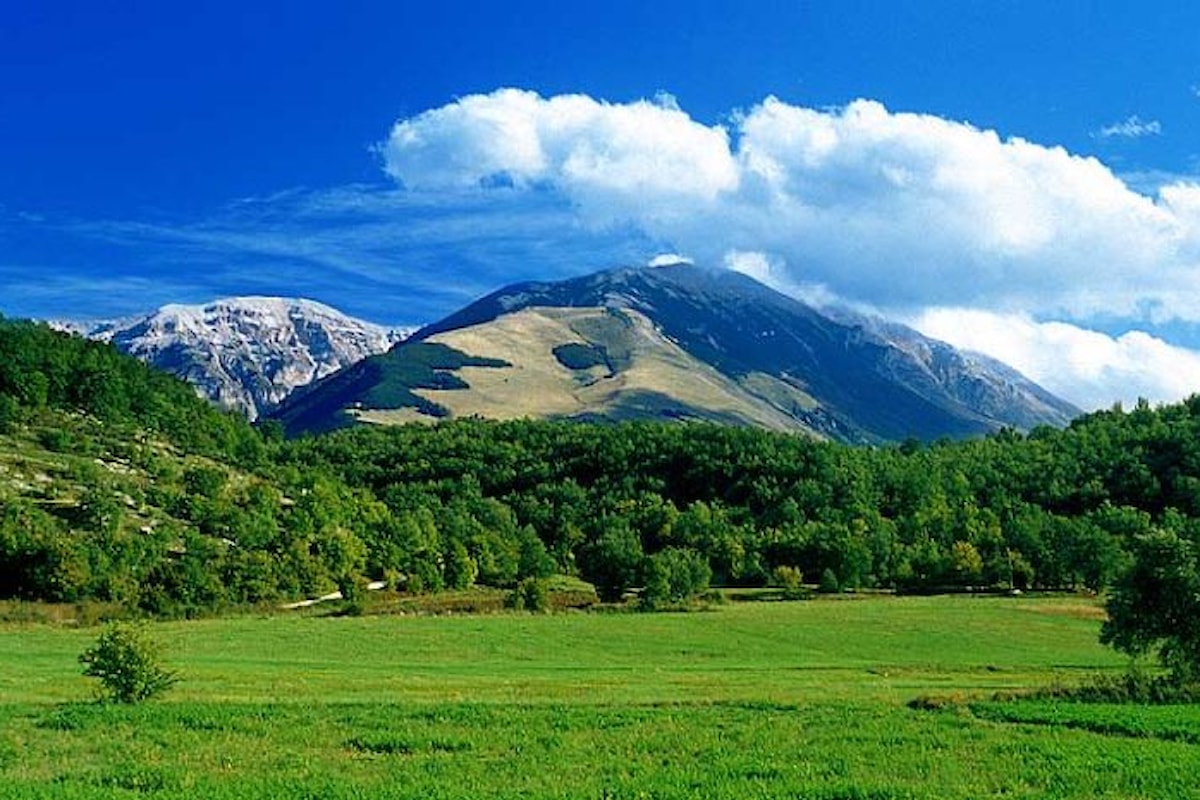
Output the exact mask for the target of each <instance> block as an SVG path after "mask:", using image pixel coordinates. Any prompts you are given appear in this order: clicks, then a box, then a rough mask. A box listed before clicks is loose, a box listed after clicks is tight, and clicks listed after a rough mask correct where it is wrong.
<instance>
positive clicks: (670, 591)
mask: <svg viewBox="0 0 1200 800" xmlns="http://www.w3.org/2000/svg"><path fill="white" fill-rule="evenodd" d="M645 574H646V586H645V588H644V589H643V590H642V606H643V607H645V608H648V609H655V608H662V607H663V606H667V605H678V604H681V603H685V602H687V601H689V600H691V599H692V598H694V597H696V596H697V595H700V594H702V593H704V592H705V591H706V590H707V589H708V582H709V580H711V579H712V570H711V569H710V568H709V566H708V561H707V560H706V559H705V558H704V556H702V555H701V554H700V553H697V552H696V551H695V550H692V549H690V548H686V547H682V548H680V547H668V548H666V549H664V550H662V551H660V552H658V553H655V554H654V555H652V556H650V557H649V558H647V559H646V567H645Z"/></svg>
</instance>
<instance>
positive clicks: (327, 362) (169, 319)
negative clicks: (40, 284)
mask: <svg viewBox="0 0 1200 800" xmlns="http://www.w3.org/2000/svg"><path fill="white" fill-rule="evenodd" d="M59 327H62V328H65V329H67V330H71V331H73V332H76V333H80V334H82V335H84V336H87V337H88V338H92V339H98V340H101V341H106V342H111V343H112V344H113V345H115V346H116V347H117V348H119V349H120V350H123V351H125V352H127V353H130V354H131V355H134V356H137V357H138V358H140V359H142V360H143V361H146V362H148V363H150V364H152V365H154V366H156V367H159V368H161V369H164V370H166V371H168V372H171V373H174V374H175V375H178V376H179V377H181V378H183V379H184V380H187V381H189V382H190V383H192V384H193V385H195V386H196V387H197V390H198V392H199V393H200V394H201V395H202V396H205V397H208V398H209V399H210V400H213V401H214V402H216V403H218V404H220V405H222V406H225V407H228V408H234V409H237V410H240V411H242V412H243V413H245V414H246V415H247V416H248V417H250V418H251V419H254V418H257V417H258V416H259V415H260V414H262V413H263V412H264V411H265V410H266V409H267V408H270V407H272V406H274V405H275V404H277V403H278V402H280V401H281V400H283V398H284V397H286V396H287V395H288V394H289V393H290V392H291V391H292V390H293V389H295V388H297V387H298V386H303V385H305V384H308V383H310V382H312V381H313V380H316V379H318V378H321V377H324V376H325V375H328V374H330V373H332V372H335V371H337V370H339V369H341V368H343V367H346V366H348V365H350V364H353V363H355V362H357V361H360V360H362V359H363V358H366V357H367V356H370V355H373V354H376V353H382V352H385V351H386V350H388V348H390V347H391V346H392V345H394V344H396V343H397V342H399V341H401V340H402V339H403V338H404V337H405V336H406V335H407V333H410V332H411V330H412V329H411V328H408V329H404V328H386V327H384V326H381V325H375V324H373V323H369V322H364V321H363V320H359V319H355V318H354V317H350V316H348V315H346V314H343V313H342V312H340V311H338V310H337V309H334V308H332V307H330V306H327V305H325V304H324V303H319V302H317V301H315V300H308V299H305V298H291V297H266V296H244V297H224V298H219V299H216V300H212V301H210V302H208V303H199V304H181V303H172V304H168V305H165V306H162V307H161V308H159V309H157V310H155V311H153V312H151V313H149V314H145V315H142V316H139V317H127V318H124V319H120V320H110V321H103V322H93V323H68V324H62V325H60V326H59Z"/></svg>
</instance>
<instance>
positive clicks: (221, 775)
mask: <svg viewBox="0 0 1200 800" xmlns="http://www.w3.org/2000/svg"><path fill="white" fill-rule="evenodd" d="M1096 616H1097V614H1096V609H1095V608H1094V607H1090V606H1088V605H1087V604H1086V603H1082V604H1081V603H1080V601H1078V600H1076V599H1073V598H1069V599H1062V600H1054V599H1051V600H1036V599H1001V598H997V599H991V600H978V599H969V598H909V599H890V600H889V599H884V600H867V601H828V602H808V603H770V604H733V605H729V606H725V607H722V608H720V609H718V610H716V611H714V612H711V613H708V614H691V615H680V614H667V615H556V616H508V615H503V616H495V617H449V618H447V617H440V618H438V617H417V618H413V617H387V618H382V617H376V618H359V619H348V618H340V619H339V618H311V617H288V618H272V619H255V618H237V619H225V620H209V621H199V622H192V623H169V624H160V625H157V626H155V629H154V632H155V633H156V634H157V635H158V636H159V637H160V638H162V639H164V640H166V641H167V642H168V643H169V645H170V649H169V653H170V661H171V665H172V666H173V667H175V668H177V669H179V670H180V671H181V673H182V675H183V678H184V680H183V682H182V683H181V684H180V685H179V686H178V687H177V688H176V689H175V690H174V691H173V692H172V693H171V694H170V695H168V696H167V697H166V698H164V699H163V700H161V701H156V702H152V703H149V704H147V705H144V706H140V707H133V708H120V707H111V706H97V705H90V704H79V703H75V702H72V701H74V700H77V699H80V698H83V697H85V696H86V692H87V687H86V686H85V685H84V680H83V679H82V678H80V677H79V676H78V672H77V669H78V667H77V665H76V664H75V663H74V656H75V654H76V653H77V652H78V651H80V650H81V649H83V647H84V646H85V645H86V644H87V643H88V642H89V641H90V640H91V638H92V637H93V635H94V631H74V630H63V629H53V628H47V627H32V628H13V627H11V626H10V627H8V628H5V629H0V698H3V701H2V702H0V797H22V798H27V797H52V796H53V797H68V796H69V797H79V798H90V797H112V796H125V795H126V794H128V795H130V796H132V795H134V794H148V795H150V796H154V797H163V798H168V797H170V798H174V797H195V796H205V797H218V798H220V797H274V798H291V797H312V796H314V793H315V794H318V795H320V796H321V797H357V796H363V795H364V794H365V795H370V796H373V797H385V798H407V797H412V798H417V797H444V798H468V797H471V798H479V797H484V798H500V797H516V796H521V797H529V798H566V797H629V798H634V797H661V798H689V797H718V798H745V797H761V798H783V797H797V796H801V797H824V798H861V797H871V798H893V797H894V798H979V797H998V796H1005V797H1057V798H1095V797H1109V798H1118V797H1120V798H1128V797H1156V798H1163V797H1193V796H1195V787H1194V780H1193V779H1194V775H1195V774H1196V771H1197V769H1200V751H1197V750H1196V747H1195V745H1194V744H1192V743H1190V742H1192V741H1195V740H1196V739H1195V738H1188V737H1196V736H1197V734H1198V733H1200V715H1198V714H1197V713H1196V711H1195V709H1192V708H1181V707H1174V708H1173V709H1172V708H1169V707H1168V708H1150V707H1136V706H1134V707H1124V708H1123V709H1122V711H1121V715H1120V722H1121V724H1120V725H1117V724H1115V723H1114V716H1115V715H1114V714H1113V711H1112V708H1111V707H1108V706H1099V705H1097V706H1093V705H1085V704H1072V706H1071V708H1069V709H1062V710H1060V711H1055V710H1054V709H1052V708H1050V707H1048V706H1046V705H1045V704H1038V703H1030V704H1022V703H1011V702H992V701H989V700H988V699H987V698H988V696H989V695H990V693H991V692H992V691H994V690H1013V689H1021V688H1027V687H1036V686H1043V685H1046V684H1049V683H1051V682H1053V681H1072V680H1076V679H1078V678H1080V677H1081V676H1083V675H1084V674H1086V673H1088V672H1090V671H1093V670H1110V669H1118V668H1120V667H1121V665H1122V662H1121V660H1119V659H1118V658H1116V657H1115V656H1113V655H1112V654H1111V653H1109V652H1107V651H1105V650H1104V649H1103V648H1101V647H1099V646H1098V645H1097V644H1096V629H1097V627H1098V624H1099V622H1098V620H1097V619H1096ZM929 692H933V693H937V694H940V695H947V694H951V693H959V694H961V695H963V697H964V702H963V703H962V704H959V705H957V706H954V707H948V708H946V709H943V710H940V711H922V710H913V709H910V708H908V707H907V706H906V703H907V701H909V700H911V699H912V698H913V697H916V696H917V695H920V694H924V693H929ZM972 697H974V698H975V699H973V700H972V699H970V698H972ZM1133 732H1136V733H1133Z"/></svg>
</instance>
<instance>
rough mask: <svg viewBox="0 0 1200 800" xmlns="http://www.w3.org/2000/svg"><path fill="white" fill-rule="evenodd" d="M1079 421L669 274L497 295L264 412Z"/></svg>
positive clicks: (964, 367) (818, 427) (845, 430)
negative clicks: (272, 410)
mask: <svg viewBox="0 0 1200 800" xmlns="http://www.w3.org/2000/svg"><path fill="white" fill-rule="evenodd" d="M1078 413H1079V410H1078V409H1076V408H1075V407H1074V406H1072V405H1070V404H1069V403H1066V402H1065V401H1062V400H1060V399H1058V398H1056V397H1054V396H1053V395H1050V394H1049V393H1048V392H1046V391H1045V390H1043V389H1041V388H1040V387H1038V386H1036V385H1035V384H1033V383H1032V382H1030V381H1029V380H1028V379H1026V378H1024V377H1023V376H1021V375H1019V374H1018V373H1016V372H1015V371H1014V370H1012V369H1011V368H1008V367H1005V366H1003V365H999V364H997V363H996V362H994V361H993V360H990V359H986V358H983V357H979V356H974V355H971V354H966V353H962V352H960V351H957V350H955V349H954V348H952V347H951V346H950V345H947V344H945V343H943V342H938V341H935V340H932V339H929V338H927V337H924V336H922V335H921V334H919V333H917V332H916V331H913V330H911V329H909V328H906V327H904V326H901V325H897V324H894V323H889V322H886V321H883V320H878V319H874V318H870V317H863V316H860V315H857V314H852V313H850V312H845V311H839V312H827V311H822V310H818V309H816V308H813V307H811V306H809V305H806V304H805V303H802V302H800V301H798V300H796V299H794V298H791V297H788V296H786V295H783V294H781V293H779V292H777V291H775V290H773V289H770V288H768V287H767V286H764V285H763V284H761V283H758V282H757V281H755V280H753V279H752V278H750V277H748V276H746V275H743V274H741V273H737V272H733V271H729V270H709V269H705V268H702V267H697V266H692V265H688V264H675V265H670V266H664V267H654V268H649V267H642V268H621V269H614V270H607V271H604V272H599V273H596V274H593V275H588V276H584V277H581V278H574V279H570V280H564V281H559V282H553V283H522V284H517V285H514V286H510V287H507V288H504V289H501V290H499V291H497V292H495V293H493V294H490V295H488V296H487V297H484V298H482V299H481V300H478V301H477V302H475V303H472V304H471V305H469V306H467V307H466V308H463V309H462V310H460V311H458V312H456V313H454V314H451V315H450V316H448V317H446V318H445V319H443V320H441V321H440V322H437V323H435V324H433V325H430V326H427V327H425V328H422V329H421V330H419V331H417V332H416V333H414V334H413V335H412V337H410V339H409V340H408V341H407V342H405V343H404V344H402V345H400V346H398V347H396V348H394V349H393V350H392V351H390V352H389V353H387V354H384V355H380V356H375V357H372V358H369V359H366V360H365V361H363V362H361V363H359V364H357V365H355V366H353V367H351V368H350V369H348V370H344V371H342V372H339V373H336V374H334V375H332V376H330V377H328V378H326V379H324V380H322V381H320V382H318V383H316V384H314V385H312V386H311V387H309V388H307V389H305V390H301V391H299V392H297V393H296V394H295V395H294V396H293V397H291V398H289V400H288V401H287V402H285V403H284V404H283V405H282V406H280V408H279V409H278V410H277V411H276V412H275V413H274V415H273V416H275V417H276V418H277V419H279V420H280V421H282V422H283V423H284V425H285V427H286V428H287V429H288V430H289V431H290V432H292V433H297V432H301V431H312V430H326V429H329V428H333V427H338V426H340V425H345V424H348V423H349V422H351V421H353V420H360V421H368V422H400V421H408V420H415V419H430V418H435V417H445V416H470V415H479V416H483V417H495V418H512V417H523V416H530V417H550V418H568V419H630V418H680V419H704V420H711V421H717V422H724V423H731V424H743V425H756V426H761V427H767V428H773V429H780V430H799V431H808V432H811V433H814V434H816V435H820V436H823V437H828V438H833V439H837V440H842V441H851V442H879V441H889V440H890V441H895V440H901V439H905V438H908V437H916V438H920V439H926V440H930V439H936V438H938V437H941V436H951V437H963V436H970V435H976V434H982V433H987V432H990V431H994V430H997V429H999V428H1001V427H1005V426H1011V427H1017V428H1021V429H1028V428H1030V427H1033V426H1035V425H1040V424H1049V425H1063V424H1065V423H1066V422H1067V421H1069V420H1070V419H1071V418H1073V417H1074V416H1076V415H1077V414H1078Z"/></svg>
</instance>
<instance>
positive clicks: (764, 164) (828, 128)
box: [380, 89, 1200, 404]
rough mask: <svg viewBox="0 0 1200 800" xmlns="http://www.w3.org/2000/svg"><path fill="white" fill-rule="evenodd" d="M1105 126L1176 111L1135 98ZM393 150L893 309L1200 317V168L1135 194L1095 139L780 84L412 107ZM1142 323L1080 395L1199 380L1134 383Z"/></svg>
mask: <svg viewBox="0 0 1200 800" xmlns="http://www.w3.org/2000/svg"><path fill="white" fill-rule="evenodd" d="M1110 127H1111V128H1112V129H1113V133H1112V135H1118V134H1119V133H1120V132H1121V131H1125V132H1126V133H1127V134H1128V133H1133V132H1140V133H1141V134H1150V133H1155V132H1158V131H1159V130H1161V126H1160V125H1159V124H1158V123H1157V122H1156V121H1143V120H1141V119H1140V118H1136V117H1133V118H1130V119H1129V120H1126V121H1125V122H1124V123H1120V124H1119V125H1117V126H1110ZM380 151H381V153H382V155H383V157H384V161H385V168H386V169H387V171H388V173H389V174H390V175H392V176H393V177H394V178H395V179H396V180H398V181H399V182H401V183H402V184H403V185H404V186H406V187H408V188H409V189H410V190H412V191H416V192H437V191H443V190H446V189H454V190H457V191H462V190H472V191H480V192H485V193H486V192H487V191H488V190H487V189H485V188H480V187H487V186H492V187H495V186H497V185H501V186H505V187H507V188H505V189H503V191H507V192H512V193H516V194H521V193H530V192H550V193H553V194H556V195H558V196H561V197H562V198H564V199H565V200H566V201H567V202H568V203H569V204H570V207H571V208H573V209H574V210H575V213H576V217H577V221H578V222H579V223H580V224H581V225H582V226H584V227H585V228H587V229H590V230H593V231H595V230H607V229H618V230H627V229H631V230H637V231H639V232H641V233H642V234H644V235H645V236H646V237H647V239H648V240H650V241H654V242H661V243H663V244H665V245H666V246H668V247H669V248H671V249H674V250H676V251H678V252H686V253H688V254H690V255H691V256H693V257H694V258H696V260H697V261H698V262H700V263H708V264H720V263H727V264H728V265H730V266H732V267H734V268H739V269H742V270H743V271H746V272H749V273H750V274H753V275H755V277H764V278H766V279H768V280H767V282H769V283H771V284H772V285H774V286H776V287H777V288H781V289H784V290H786V291H790V292H792V293H793V294H797V295H799V296H801V297H804V298H805V299H809V300H813V299H825V300H829V299H840V300H842V301H844V302H849V303H853V304H858V305H867V306H870V307H873V308H875V309H878V310H880V311H881V312H883V313H885V314H891V315H901V314H908V315H913V314H916V313H918V312H919V311H920V310H921V309H925V308H930V307H940V308H975V309H988V310H989V311H990V312H992V313H994V314H996V315H997V318H998V319H1007V320H1014V319H1021V318H1022V317H1021V316H1020V315H1027V316H1028V318H1030V319H1032V318H1037V319H1062V320H1067V321H1068V322H1071V323H1075V324H1076V327H1072V326H1070V325H1068V326H1067V328H1064V330H1067V329H1070V330H1073V331H1083V332H1086V330H1085V328H1081V327H1077V325H1079V324H1082V325H1085V326H1086V324H1087V321H1088V320H1089V319H1091V318H1094V317H1097V316H1104V317H1105V318H1107V319H1109V320H1112V319H1114V318H1116V319H1126V320H1128V321H1129V324H1130V327H1138V325H1139V322H1140V321H1146V322H1164V321H1171V320H1183V321H1200V187H1198V186H1197V185H1196V184H1194V183H1187V182H1182V181H1177V182H1171V183H1168V184H1167V185H1165V186H1162V187H1160V188H1158V189H1157V190H1156V191H1154V192H1149V193H1145V192H1139V191H1136V190H1134V189H1132V188H1130V186H1129V185H1128V184H1126V183H1125V182H1124V181H1123V180H1122V179H1120V178H1119V177H1118V176H1116V175H1115V174H1114V173H1113V172H1112V170H1110V169H1109V168H1108V167H1107V166H1105V165H1104V164H1103V163H1101V162H1100V161H1098V160H1097V159H1095V158H1089V157H1082V156H1078V155H1074V154H1072V153H1069V152H1067V151H1066V150H1065V149H1063V148H1061V147H1048V146H1043V145H1040V144H1036V143H1033V142H1029V141H1027V140H1024V139H1020V138H1003V137H1001V136H1000V135H998V134H997V133H996V132H994V131H989V130H982V129H979V128H976V127H974V126H971V125H969V124H967V123H963V122H957V121H952V120H947V119H942V118H940V117H936V116H932V115H928V114H915V113H897V112H892V111H889V110H888V109H887V108H885V107H884V106H883V105H881V104H879V103H877V102H874V101H870V100H856V101H854V102H852V103H850V104H848V105H847V106H845V107H844V108H841V109H833V110H818V109H812V108H805V107H803V106H797V105H792V104H789V103H786V102H784V101H782V100H779V99H777V98H773V97H769V98H767V99H766V100H764V101H763V102H762V103H760V104H759V105H757V106H755V107H753V108H751V109H749V110H748V111H744V112H740V113H738V114H736V115H734V116H733V117H732V118H731V119H730V121H729V123H728V127H724V126H720V125H707V124H704V123H702V122H700V121H697V120H694V119H692V118H691V117H690V116H689V115H688V114H687V113H686V112H685V111H684V110H682V109H680V108H679V106H678V104H677V103H676V102H674V100H673V98H667V97H662V98H660V99H659V100H658V101H657V102H651V101H638V102H634V103H626V104H621V103H609V102H603V101H599V100H595V99H592V98H590V97H586V96H582V95H564V96H558V97H550V98H543V97H541V96H539V95H537V94H535V93H532V92H525V91H518V90H513V89H504V90H499V91H497V92H494V93H492V94H488V95H472V96H469V97H464V98H462V99H460V100H458V101H456V102H454V103H451V104H449V105H446V106H443V107H441V108H437V109H433V110H431V111H427V112H425V113H423V114H420V115H418V116H415V117H412V118H410V119H407V120H401V121H400V122H398V123H397V124H396V125H395V127H394V128H393V130H392V132H391V135H390V137H389V138H388V140H387V141H386V142H385V143H383V144H382V145H381V146H380ZM498 176H500V179H497V178H498ZM491 191H492V192H493V193H495V192H496V190H495V189H494V188H493V189H492V190H491ZM1014 315H1016V316H1014ZM1010 328H1011V326H1010ZM1010 328H1004V329H1003V330H1001V328H999V327H993V328H990V329H989V330H992V332H993V335H995V336H1002V335H1010V334H1011V332H1012V331H1011V330H1010ZM1037 330H1039V331H1042V333H1043V334H1045V331H1046V330H1054V329H1052V328H1049V329H1044V330H1043V329H1042V328H1037ZM1097 335H1099V334H1097ZM1144 336H1145V335H1144V334H1137V333H1131V334H1128V335H1127V336H1125V337H1121V338H1119V339H1116V340H1111V341H1112V346H1110V347H1107V348H1102V347H1100V346H1099V345H1098V344H1096V345H1095V346H1094V347H1092V349H1091V350H1089V351H1088V352H1090V353H1092V354H1093V356H1095V357H1098V356H1099V355H1106V357H1108V358H1110V359H1111V363H1109V364H1108V367H1107V368H1108V369H1109V372H1108V373H1105V372H1104V370H1099V371H1098V372H1097V371H1096V370H1094V369H1092V367H1090V366H1088V364H1090V363H1092V362H1089V361H1087V359H1084V358H1082V357H1080V358H1079V359H1077V361H1076V362H1072V364H1073V365H1072V366H1070V369H1071V370H1074V371H1075V372H1077V373H1078V375H1077V378H1078V381H1077V382H1076V383H1074V384H1071V386H1074V387H1076V388H1077V390H1078V391H1081V392H1085V394H1070V393H1068V392H1064V393H1065V394H1067V396H1068V397H1070V398H1071V399H1075V400H1077V401H1078V402H1083V403H1086V404H1093V402H1092V398H1095V397H1099V394H1086V393H1088V392H1093V390H1094V391H1095V392H1097V393H1102V392H1106V391H1113V392H1115V394H1113V397H1114V398H1115V397H1128V396H1129V395H1130V393H1131V391H1132V392H1133V393H1134V396H1136V394H1137V393H1144V394H1147V395H1148V396H1151V397H1153V398H1154V399H1159V398H1163V397H1166V396H1167V395H1165V394H1163V393H1161V392H1160V391H1159V389H1162V390H1163V391H1167V389H1169V388H1170V386H1171V385H1175V386H1177V388H1178V389H1179V390H1180V392H1181V393H1182V394H1186V393H1188V392H1189V391H1191V390H1194V389H1196V388H1200V380H1198V381H1196V382H1195V383H1194V384H1193V383H1190V381H1191V378H1192V377H1193V376H1192V375H1191V374H1190V373H1187V372H1186V371H1184V372H1182V373H1181V372H1180V371H1177V370H1176V371H1175V374H1176V376H1178V375H1185V376H1186V378H1187V380H1186V381H1185V380H1183V379H1182V378H1181V379H1179V380H1176V378H1175V377H1172V378H1171V379H1170V380H1171V381H1175V383H1173V384H1170V385H1168V384H1169V383H1170V382H1169V381H1168V379H1166V378H1164V379H1163V380H1162V381H1159V384H1155V383H1154V382H1153V381H1152V380H1151V379H1150V377H1149V376H1146V377H1145V378H1144V380H1145V381H1149V383H1145V382H1143V383H1138V381H1142V380H1143V378H1137V377H1136V375H1134V372H1135V371H1136V370H1134V368H1135V367H1136V363H1135V362H1134V361H1132V360H1130V358H1131V354H1137V355H1139V356H1146V357H1147V362H1146V363H1150V360H1149V355H1152V354H1153V353H1160V354H1162V353H1167V352H1168V351H1167V350H1162V348H1164V347H1165V348H1169V347H1170V346H1169V345H1167V344H1166V343H1164V342H1161V341H1158V340H1153V339H1148V340H1146V341H1143V339H1142V337H1144ZM1042 341H1046V339H1045V336H1043V339H1042ZM1072 341H1075V340H1074V339H1072ZM1088 341H1092V340H1088ZM1155 343H1157V344H1155ZM997 346H998V345H997ZM1154 346H1159V348H1160V349H1159V350H1154ZM1139 348H1140V349H1139ZM978 349H981V350H984V351H985V352H987V351H989V349H992V350H994V349H996V347H992V348H986V347H979V348H978ZM1174 355H1178V353H1174ZM1026 360H1027V361H1028V360H1029V359H1028V358H1027V359H1026ZM1106 363H1107V362H1106ZM1155 363H1161V362H1155ZM1066 369H1067V368H1064V370H1066ZM1088 370H1092V371H1091V372H1089V371H1088ZM1168 372H1171V370H1168ZM1049 373H1050V371H1049V370H1044V371H1043V372H1042V373H1039V374H1049ZM1105 375H1109V376H1110V377H1111V376H1127V377H1129V378H1130V381H1131V382H1130V383H1129V384H1128V386H1122V385H1121V381H1120V380H1118V379H1117V378H1112V379H1111V380H1110V379H1109V378H1108V377H1105ZM1097 376H1099V377H1097ZM1135 378H1136V380H1135ZM1068 383H1070V381H1069V380H1068V379H1067V378H1066V377H1063V379H1062V380H1061V381H1060V384H1061V385H1064V386H1065V385H1067V384H1068ZM1185 384H1186V386H1185ZM1089 387H1090V388H1089ZM1129 387H1133V388H1132V389H1131V388H1129ZM1156 387H1157V388H1156ZM1143 388H1144V389H1145V391H1144V392H1143V391H1142V389H1143ZM1184 389H1187V391H1184ZM1075 390H1076V389H1072V391H1075ZM1101 404H1103V403H1101Z"/></svg>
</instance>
